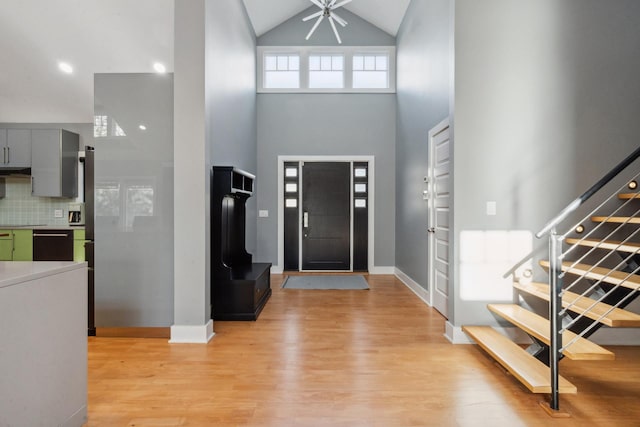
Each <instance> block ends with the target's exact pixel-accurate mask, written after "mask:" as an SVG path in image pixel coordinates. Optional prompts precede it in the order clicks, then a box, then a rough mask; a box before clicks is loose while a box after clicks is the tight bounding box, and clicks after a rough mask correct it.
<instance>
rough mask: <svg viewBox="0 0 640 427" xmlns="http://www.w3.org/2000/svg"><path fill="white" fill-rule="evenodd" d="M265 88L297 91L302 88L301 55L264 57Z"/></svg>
mask: <svg viewBox="0 0 640 427" xmlns="http://www.w3.org/2000/svg"><path fill="white" fill-rule="evenodd" d="M264 87H265V88H269V89H296V88H299V87H300V55H297V54H296V55H292V54H267V55H264Z"/></svg>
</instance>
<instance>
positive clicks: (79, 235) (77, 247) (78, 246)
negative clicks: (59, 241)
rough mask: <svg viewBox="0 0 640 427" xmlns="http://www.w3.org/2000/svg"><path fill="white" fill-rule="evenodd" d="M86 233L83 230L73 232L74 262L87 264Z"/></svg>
mask: <svg viewBox="0 0 640 427" xmlns="http://www.w3.org/2000/svg"><path fill="white" fill-rule="evenodd" d="M85 241H86V240H85V232H84V229H82V230H73V260H74V261H75V262H85V261H86V259H85V255H84V242H85Z"/></svg>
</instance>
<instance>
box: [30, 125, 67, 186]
mask: <svg viewBox="0 0 640 427" xmlns="http://www.w3.org/2000/svg"><path fill="white" fill-rule="evenodd" d="M31 150H32V152H31V194H32V195H33V196H44V197H60V196H61V188H62V183H61V172H62V158H61V154H62V138H61V133H60V131H59V130H50V129H34V130H32V131H31Z"/></svg>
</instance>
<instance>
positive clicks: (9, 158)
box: [7, 147, 11, 163]
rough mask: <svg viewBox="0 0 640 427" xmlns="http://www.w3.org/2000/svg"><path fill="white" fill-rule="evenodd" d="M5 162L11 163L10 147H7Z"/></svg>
mask: <svg viewBox="0 0 640 427" xmlns="http://www.w3.org/2000/svg"><path fill="white" fill-rule="evenodd" d="M7 163H11V147H7Z"/></svg>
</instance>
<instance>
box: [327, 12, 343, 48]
mask: <svg viewBox="0 0 640 427" xmlns="http://www.w3.org/2000/svg"><path fill="white" fill-rule="evenodd" d="M329 23H330V24H331V28H333V33H334V34H335V35H336V39H338V44H342V40H340V34H338V30H337V29H336V24H334V23H333V18H332V17H331V15H329Z"/></svg>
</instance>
